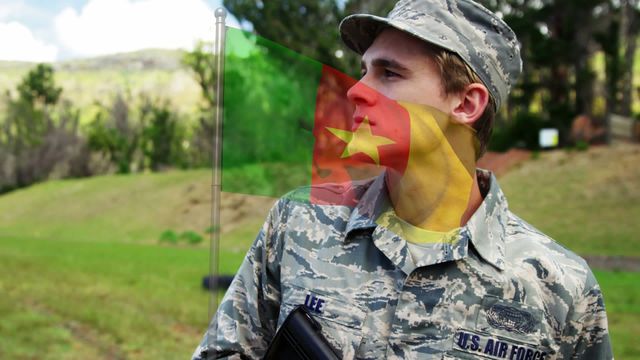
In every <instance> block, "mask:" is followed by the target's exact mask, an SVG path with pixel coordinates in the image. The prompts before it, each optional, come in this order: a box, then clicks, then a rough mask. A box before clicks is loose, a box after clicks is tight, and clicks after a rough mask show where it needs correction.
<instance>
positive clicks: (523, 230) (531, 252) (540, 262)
mask: <svg viewBox="0 0 640 360" xmlns="http://www.w3.org/2000/svg"><path fill="white" fill-rule="evenodd" d="M505 245H506V246H505V247H506V258H507V261H508V262H510V263H511V264H512V265H513V266H517V267H524V268H527V269H529V270H530V271H533V272H535V276H536V277H537V278H538V279H540V280H543V281H545V282H560V283H563V285H564V286H568V287H569V288H573V290H574V294H577V292H581V291H584V290H585V287H589V286H592V285H593V284H592V278H593V274H592V272H591V269H590V268H589V265H588V264H587V262H586V261H585V260H584V259H583V258H582V257H580V256H579V255H577V254H576V253H574V252H573V251H571V250H569V249H567V248H566V247H564V246H563V245H561V244H559V243H558V242H557V241H555V240H554V239H552V238H551V237H550V236H548V235H546V234H544V233H543V232H542V231H540V230H538V229H537V228H535V227H534V226H532V225H531V224H529V223H528V222H526V221H524V220H523V219H521V218H520V217H518V216H517V215H515V214H514V213H512V212H511V211H509V220H508V222H507V231H506V238H505Z"/></svg>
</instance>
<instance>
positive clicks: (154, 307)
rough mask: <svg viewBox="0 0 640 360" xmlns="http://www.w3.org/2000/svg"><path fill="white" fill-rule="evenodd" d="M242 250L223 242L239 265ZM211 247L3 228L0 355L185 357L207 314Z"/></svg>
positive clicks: (228, 258)
mask: <svg viewBox="0 0 640 360" xmlns="http://www.w3.org/2000/svg"><path fill="white" fill-rule="evenodd" d="M243 256H244V254H242V253H239V252H235V251H232V252H229V251H223V252H222V253H221V257H220V259H221V264H220V267H221V269H223V270H225V271H226V272H234V271H235V269H236V268H237V267H238V265H239V263H240V262H241V261H242V258H243ZM208 263H209V253H208V251H207V249H198V248H187V247H163V246H158V245H138V244H119V243H104V242H73V241H59V240H57V239H42V238H38V239H33V238H14V237H3V238H2V239H1V240H0V274H3V275H2V276H0V293H2V294H3V296H2V297H1V298H0V318H1V319H2V322H0V358H2V359H36V358H37V359H81V358H82V359H84V358H93V359H111V358H118V359H119V358H130V359H179V358H187V357H188V356H189V354H190V352H192V351H193V349H195V346H196V345H197V343H198V341H199V340H200V338H201V336H202V334H203V332H204V330H205V329H206V325H207V323H208V317H209V314H208V299H209V298H208V293H207V292H206V291H203V290H202V289H201V278H202V276H203V275H204V274H206V273H207V271H208Z"/></svg>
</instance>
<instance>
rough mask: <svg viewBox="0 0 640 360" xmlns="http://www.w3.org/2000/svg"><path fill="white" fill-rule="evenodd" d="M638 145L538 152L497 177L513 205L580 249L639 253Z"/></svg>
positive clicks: (625, 253) (530, 221) (638, 254)
mask: <svg viewBox="0 0 640 360" xmlns="http://www.w3.org/2000/svg"><path fill="white" fill-rule="evenodd" d="M639 163H640V146H638V145H622V144H621V145H616V146H614V147H613V148H605V147H599V148H591V149H590V150H588V151H586V152H566V151H554V152H548V153H542V154H541V156H540V158H539V159H537V160H533V161H529V162H527V163H525V164H524V165H523V166H521V167H520V168H518V169H516V170H513V171H511V172H510V173H508V174H507V175H506V176H505V177H504V178H503V179H501V180H500V183H501V185H502V187H503V190H504V191H505V193H506V195H507V199H508V201H509V205H510V207H511V209H512V210H513V211H514V212H515V213H516V214H518V215H519V216H520V217H522V218H523V219H525V220H526V221H528V222H529V223H531V224H533V225H534V226H535V227H537V228H539V229H540V230H542V231H543V232H545V233H546V234H548V235H550V236H551V237H553V238H555V239H556V240H557V241H559V242H561V243H562V244H564V245H566V246H567V247H569V248H570V249H572V250H574V251H576V252H577V253H579V254H582V255H587V254H592V255H626V256H640V238H638V235H637V234H638V233H640V221H638V219H640V186H639V185H640V167H638V164H639Z"/></svg>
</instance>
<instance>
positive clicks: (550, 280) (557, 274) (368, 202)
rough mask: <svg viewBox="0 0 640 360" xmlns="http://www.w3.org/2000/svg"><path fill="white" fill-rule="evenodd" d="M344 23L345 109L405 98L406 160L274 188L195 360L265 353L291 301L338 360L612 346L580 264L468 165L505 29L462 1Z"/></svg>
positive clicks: (504, 53) (486, 124)
mask: <svg viewBox="0 0 640 360" xmlns="http://www.w3.org/2000/svg"><path fill="white" fill-rule="evenodd" d="M340 31H341V35H342V38H343V40H344V41H345V43H346V44H347V45H348V46H349V47H350V48H351V49H353V50H354V51H356V52H358V53H359V54H362V70H363V71H362V78H361V80H360V82H359V83H358V84H356V85H355V86H354V87H353V88H352V89H351V90H350V91H349V94H348V97H349V100H350V101H352V102H353V103H354V104H355V107H356V111H355V114H354V121H355V122H360V123H366V124H367V126H371V127H372V128H374V127H376V126H378V127H384V126H389V123H390V122H391V123H392V121H393V120H394V119H382V118H375V116H374V115H372V114H376V112H375V111H374V109H376V108H380V107H381V106H383V104H386V103H388V102H389V99H391V100H393V101H397V102H398V103H399V104H402V106H404V107H405V108H406V109H407V113H408V114H410V116H411V126H412V129H411V148H410V150H408V151H409V154H410V156H409V161H408V162H407V163H405V164H403V165H402V166H401V167H390V168H389V169H388V171H387V172H385V174H383V175H381V176H379V177H377V178H375V179H374V180H370V181H363V182H358V183H353V184H350V185H348V186H349V190H350V191H351V193H355V194H356V198H357V200H358V202H357V205H355V206H343V205H327V204H325V205H319V204H314V203H312V202H309V201H301V200H300V199H303V198H305V196H306V195H308V193H309V189H299V190H296V191H294V192H292V193H291V194H289V195H287V196H285V197H284V198H282V199H280V200H279V201H278V202H277V203H276V204H275V205H274V207H273V208H272V210H271V211H270V213H269V215H268V217H267V220H266V221H265V224H264V226H263V227H262V229H261V231H260V233H259V235H258V237H257V239H256V240H255V242H254V244H253V246H252V247H251V249H250V250H249V252H248V254H247V257H246V258H245V261H244V263H243V264H242V266H241V267H240V270H239V271H238V274H237V275H236V277H235V279H234V281H233V283H232V285H231V287H230V288H229V290H228V292H227V294H226V295H225V297H224V299H223V301H222V304H221V306H220V309H219V310H218V313H217V314H216V316H215V318H214V319H213V321H212V323H211V327H210V328H209V330H208V331H207V334H206V335H205V338H204V340H203V341H202V344H201V345H200V346H199V347H198V349H196V352H195V353H194V359H200V358H225V357H229V358H261V357H263V356H264V354H265V351H266V349H267V347H268V345H269V343H270V341H271V339H272V338H273V336H274V334H275V333H276V330H277V329H278V327H279V325H281V324H282V322H283V321H284V319H285V318H286V316H287V315H288V314H289V313H290V312H291V311H292V309H293V308H294V307H295V306H298V305H305V306H307V307H308V308H309V310H310V311H311V312H312V313H313V314H314V317H315V318H316V319H317V320H318V322H319V323H320V324H321V325H322V333H323V335H324V336H325V337H326V338H327V340H328V341H329V343H330V344H331V345H332V347H333V349H334V350H335V351H336V352H337V353H338V354H339V356H340V357H341V358H344V359H353V358H358V359H382V358H411V359H413V358H434V359H443V358H445V359H448V358H451V359H458V358H465V359H467V358H489V359H510V360H530V359H610V358H612V353H611V347H610V342H609V337H608V330H607V318H606V313H605V309H604V303H603V299H602V294H601V292H600V288H599V286H598V284H597V282H596V280H595V278H594V276H593V274H592V272H591V270H590V269H589V267H588V266H587V264H586V262H585V261H584V260H583V259H581V258H580V257H578V256H577V255H575V254H573V253H572V252H570V251H569V250H567V249H565V248H563V247H562V246H561V245H558V244H557V243H556V242H554V241H553V240H552V239H550V238H549V237H547V236H545V235H544V234H542V233H541V232H540V231H538V230H536V229H535V228H533V227H532V226H531V225H529V224H527V223H526V222H524V221H523V220H521V219H520V218H518V217H517V216H516V215H514V214H513V213H511V212H510V211H509V209H508V207H507V202H506V199H505V197H504V194H503V193H502V191H501V190H500V187H499V186H498V183H497V181H496V179H495V177H493V175H492V174H490V173H489V172H487V171H483V170H475V160H476V159H477V158H478V157H479V156H480V155H481V154H482V152H483V151H484V148H485V147H486V142H487V140H488V137H489V134H490V132H491V126H492V121H493V117H494V114H495V112H496V110H497V109H499V107H500V105H501V104H502V103H503V102H504V101H505V100H506V98H507V95H508V93H509V90H510V88H511V86H512V85H513V84H514V83H515V81H516V79H517V77H518V76H519V74H520V71H521V60H520V54H519V49H518V43H517V39H516V37H515V34H514V33H513V31H512V30H511V29H510V28H509V27H508V26H507V25H506V24H505V23H504V22H503V21H502V20H501V19H500V18H499V17H497V16H496V15H495V14H493V13H491V12H490V11H488V10H487V9H485V8H484V7H482V6H481V5H478V4H476V3H474V2H473V1H471V0H457V1H456V0H450V1H444V0H412V1H411V0H409V1H405V0H403V1H400V2H398V3H397V4H396V6H395V8H394V9H393V10H392V11H391V12H390V13H389V15H388V16H387V17H386V18H383V17H377V16H373V15H366V14H358V15H352V16H349V17H347V18H345V19H344V20H343V21H342V23H341V24H340ZM365 120H366V121H365ZM383 120H386V122H384V121H383ZM471 129H473V130H471ZM470 134H471V135H473V137H474V138H476V139H477V143H476V142H473V141H468V139H470V138H471V135H470ZM424 139H428V141H423V140H424ZM351 145H353V146H354V148H355V146H356V144H353V143H350V144H349V146H351ZM352 150H353V149H352ZM354 151H355V150H354ZM359 151H364V150H359ZM342 190H344V189H342ZM342 190H340V189H339V188H338V189H337V190H336V189H332V191H342ZM306 198H308V196H306Z"/></svg>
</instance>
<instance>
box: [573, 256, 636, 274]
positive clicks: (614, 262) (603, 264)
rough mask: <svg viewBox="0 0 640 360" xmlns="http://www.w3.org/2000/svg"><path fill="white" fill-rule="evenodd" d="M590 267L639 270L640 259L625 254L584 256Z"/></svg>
mask: <svg viewBox="0 0 640 360" xmlns="http://www.w3.org/2000/svg"><path fill="white" fill-rule="evenodd" d="M584 259H585V260H586V261H587V263H588V264H589V267H590V268H592V269H601V270H610V271H631V272H640V259H638V258H632V257H626V256H598V255H593V256H584Z"/></svg>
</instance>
